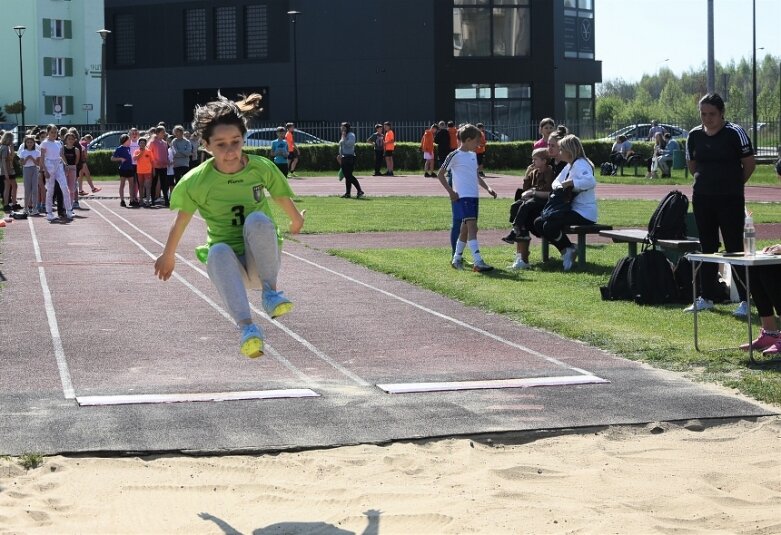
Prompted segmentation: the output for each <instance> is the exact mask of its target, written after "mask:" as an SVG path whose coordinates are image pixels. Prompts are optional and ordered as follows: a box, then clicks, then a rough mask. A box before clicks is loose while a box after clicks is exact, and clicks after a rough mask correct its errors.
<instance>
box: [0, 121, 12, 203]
mask: <svg viewBox="0 0 781 535" xmlns="http://www.w3.org/2000/svg"><path fill="white" fill-rule="evenodd" d="M13 142H14V133H13V132H11V131H8V132H6V133H4V134H3V135H2V137H0V174H2V175H3V177H5V179H4V186H3V191H2V193H3V210H4V211H6V212H10V211H11V210H13V208H14V204H15V203H16V170H15V169H14V154H15V153H14V147H13Z"/></svg>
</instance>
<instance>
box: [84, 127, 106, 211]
mask: <svg viewBox="0 0 781 535" xmlns="http://www.w3.org/2000/svg"><path fill="white" fill-rule="evenodd" d="M91 141H92V136H91V135H90V134H84V137H83V138H81V141H79V145H80V146H81V169H79V195H81V196H85V195H87V192H86V191H84V180H86V181H87V184H89V187H90V190H91V191H92V193H97V192H99V191H100V190H101V189H102V188H100V187H96V186H95V184H94V183H93V182H92V175H91V174H90V172H89V164H88V163H87V156H88V154H89V144H90V142H91Z"/></svg>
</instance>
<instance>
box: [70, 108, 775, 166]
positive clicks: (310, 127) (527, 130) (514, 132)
mask: <svg viewBox="0 0 781 535" xmlns="http://www.w3.org/2000/svg"><path fill="white" fill-rule="evenodd" d="M728 119H729V120H730V121H731V122H733V123H736V124H739V125H741V126H742V127H743V128H744V129H745V130H746V132H747V133H748V135H749V137H750V138H751V140H752V143H753V144H754V146H755V149H756V151H757V155H758V156H759V157H760V158H763V159H772V158H777V157H778V156H779V155H781V118H779V117H760V118H758V120H757V131H756V134H755V133H754V129H753V126H752V119H751V118H748V119H746V118H731V117H728ZM435 122H436V121H433V120H431V121H422V120H419V121H394V122H393V131H394V133H395V134H396V140H397V141H407V142H414V143H417V142H419V141H420V139H421V137H422V135H423V132H424V130H426V129H427V128H429V127H430V126H431V125H432V124H434V123H435ZM475 122H478V121H477V120H475ZM660 122H661V123H662V124H664V125H669V126H674V127H676V128H678V129H680V131H681V135H685V133H686V132H688V131H689V130H690V129H691V128H693V127H694V126H696V125H694V124H683V123H675V122H671V123H666V122H664V121H660ZM340 124H341V123H340V122H338V121H300V122H299V123H297V124H296V128H298V129H299V130H302V131H304V132H308V133H310V134H312V135H314V136H316V137H318V138H320V139H322V140H324V141H327V142H337V141H338V140H339V137H340ZM647 124H648V123H645V122H638V123H635V124H631V123H630V124H627V123H619V122H617V121H603V122H600V123H596V122H595V121H586V122H583V123H574V124H572V123H568V124H567V125H566V126H567V127H568V129H569V131H570V132H572V133H574V134H576V135H578V136H579V137H581V138H583V139H602V138H613V137H615V135H616V133H617V132H619V131H620V130H622V129H624V128H632V127H637V128H638V129H639V131H642V129H643V128H645V131H646V132H647ZM351 125H352V129H353V131H354V132H355V135H356V137H357V138H358V141H364V140H366V139H368V137H369V136H370V135H371V134H372V133H374V130H375V129H374V125H375V123H373V122H367V121H357V122H351ZM60 126H67V127H71V126H73V127H75V128H76V129H77V130H78V131H79V133H81V134H82V135H84V134H87V133H89V134H91V135H92V136H93V137H97V136H99V135H100V134H102V133H104V132H111V131H127V130H129V129H130V128H131V127H137V128H139V129H141V130H145V129H148V128H150V127H152V126H156V123H155V124H128V123H110V124H107V125H106V126H105V129H102V128H101V127H100V125H97V124H72V125H71V124H63V125H60ZM173 126H174V125H167V128H168V130H170V129H172V128H173ZM182 126H184V127H185V129H187V128H189V126H190V125H189V124H186V125H182ZM277 126H279V123H277V122H271V121H256V120H251V121H250V124H249V127H250V128H274V127H277ZM485 126H486V132H487V138H488V141H489V142H502V141H524V140H533V139H537V138H538V137H539V134H538V122H537V121H534V122H530V123H525V124H491V123H486V124H485Z"/></svg>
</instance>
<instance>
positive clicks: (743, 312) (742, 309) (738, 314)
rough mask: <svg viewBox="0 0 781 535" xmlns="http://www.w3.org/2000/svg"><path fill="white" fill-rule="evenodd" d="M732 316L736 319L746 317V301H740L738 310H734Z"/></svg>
mask: <svg viewBox="0 0 781 535" xmlns="http://www.w3.org/2000/svg"><path fill="white" fill-rule="evenodd" d="M732 315H733V316H736V317H738V318H745V317H746V316H748V303H747V302H746V301H741V302H740V304H739V305H738V308H736V309H735V311H734V312H733V313H732Z"/></svg>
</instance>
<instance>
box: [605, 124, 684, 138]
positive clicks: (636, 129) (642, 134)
mask: <svg viewBox="0 0 781 535" xmlns="http://www.w3.org/2000/svg"><path fill="white" fill-rule="evenodd" d="M651 126H652V125H651V123H638V124H630V125H629V126H625V127H623V128H620V129H618V130H616V131H615V132H613V133H611V134H608V135H607V137H604V138H602V140H604V141H615V139H616V138H617V137H618V136H622V135H623V136H626V139H628V140H629V141H646V140H648V132H649V131H650V130H651ZM659 126H661V127H662V128H664V129H665V131H667V132H670V134H671V135H672V136H673V137H679V138H680V137H683V138H685V137H688V135H689V131H688V130H684V129H683V128H681V127H678V126H673V125H671V124H664V123H659Z"/></svg>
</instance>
